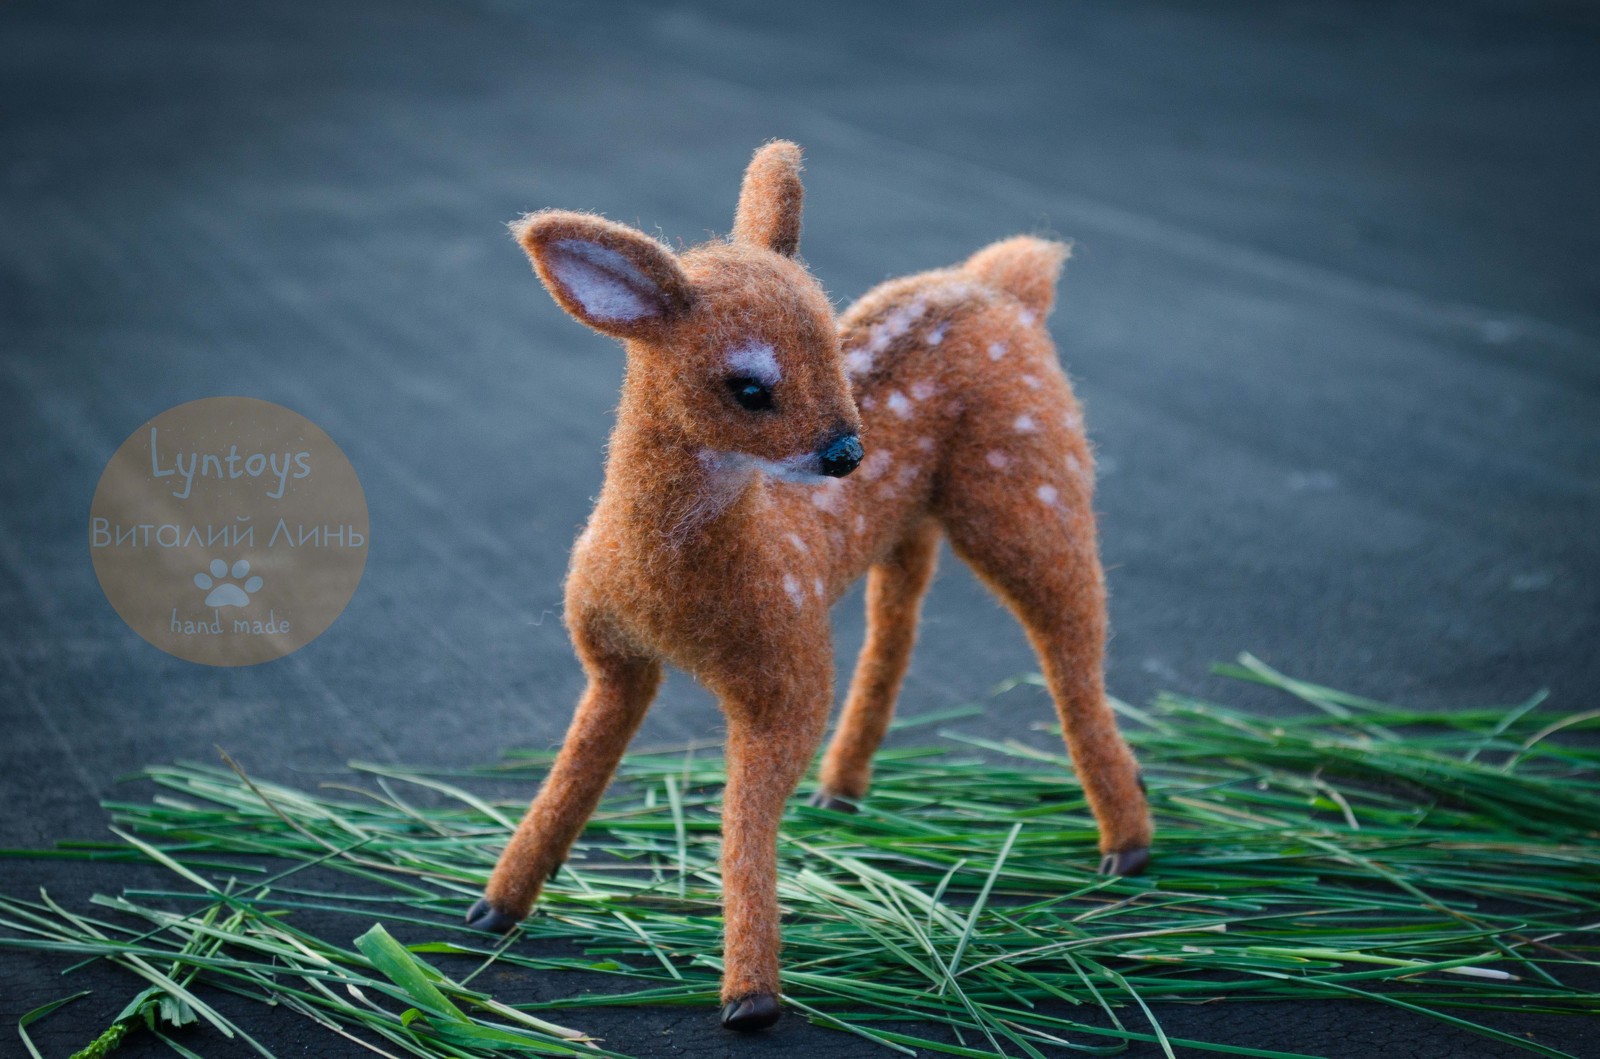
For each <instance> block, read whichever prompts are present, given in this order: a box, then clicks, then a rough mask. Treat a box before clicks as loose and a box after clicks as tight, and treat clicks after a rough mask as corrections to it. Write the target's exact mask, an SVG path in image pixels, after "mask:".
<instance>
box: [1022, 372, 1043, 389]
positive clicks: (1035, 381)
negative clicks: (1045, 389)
mask: <svg viewBox="0 0 1600 1059" xmlns="http://www.w3.org/2000/svg"><path fill="white" fill-rule="evenodd" d="M1022 383H1023V385H1024V386H1026V387H1027V388H1028V389H1030V390H1037V389H1038V388H1039V387H1041V386H1043V385H1044V383H1042V382H1040V381H1039V377H1038V376H1037V375H1024V376H1023V377H1022Z"/></svg>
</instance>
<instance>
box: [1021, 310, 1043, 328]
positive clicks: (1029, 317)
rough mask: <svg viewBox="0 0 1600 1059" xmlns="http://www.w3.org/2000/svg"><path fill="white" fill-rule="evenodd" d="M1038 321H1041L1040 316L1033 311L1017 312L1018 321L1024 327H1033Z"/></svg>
mask: <svg viewBox="0 0 1600 1059" xmlns="http://www.w3.org/2000/svg"><path fill="white" fill-rule="evenodd" d="M1037 319H1039V316H1038V314H1037V313H1035V312H1034V311H1033V310H1032V309H1019V310H1017V321H1018V322H1019V323H1021V324H1022V326H1023V327H1029V326H1032V324H1033V322H1034V321H1035V320H1037Z"/></svg>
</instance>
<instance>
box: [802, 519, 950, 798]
mask: <svg viewBox="0 0 1600 1059" xmlns="http://www.w3.org/2000/svg"><path fill="white" fill-rule="evenodd" d="M938 555H939V528H938V526H937V524H935V523H933V522H925V523H923V524H922V525H920V526H918V527H917V528H916V529H914V530H913V531H912V532H911V533H910V534H909V535H908V536H907V537H906V539H905V540H903V541H901V542H900V543H899V544H898V545H896V546H895V548H894V549H893V551H891V552H890V553H889V557H888V559H887V560H885V561H884V562H882V563H880V564H878V565H876V566H874V567H873V568H872V569H871V570H870V571H868V573H867V639H866V642H865V643H864V644H862V646H861V656H860V657H859V658H858V659H857V660H856V671H855V675H854V677H852V678H851V681H850V692H849V694H848V695H846V696H845V703H844V710H843V711H842V712H841V713H840V715H839V728H838V731H836V732H835V733H834V736H833V742H832V743H831V744H829V746H828V752H827V754H826V755H825V756H824V757H823V759H822V785H821V787H820V788H819V789H818V790H817V793H816V794H815V795H814V796H813V797H812V799H811V804H812V805H819V806H823V807H825V808H829V809H843V810H846V811H854V808H855V806H854V804H853V803H854V802H858V801H860V800H861V799H862V798H865V797H866V794H867V787H868V786H869V784H870V783H871V781H872V755H873V753H874V752H876V751H877V749H878V744H879V743H881V742H883V735H884V732H886V731H887V730H888V728H889V719H890V718H891V717H892V716H893V715H894V701H895V697H896V696H897V695H898V694H899V692H900V683H901V681H902V680H904V679H905V675H906V667H907V666H909V665H910V663H911V648H912V646H913V645H914V644H915V642H916V637H917V615H918V613H919V611H920V610H921V609H922V597H923V595H924V594H925V593H926V592H927V590H928V583H929V582H930V581H931V580H932V579H933V569H934V565H935V563H936V562H937V560H938Z"/></svg>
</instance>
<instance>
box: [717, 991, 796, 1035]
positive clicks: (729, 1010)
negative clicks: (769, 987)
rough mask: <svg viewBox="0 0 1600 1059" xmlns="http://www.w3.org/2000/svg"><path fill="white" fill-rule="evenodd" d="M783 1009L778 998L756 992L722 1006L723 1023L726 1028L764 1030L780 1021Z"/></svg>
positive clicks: (745, 1030) (744, 1030)
mask: <svg viewBox="0 0 1600 1059" xmlns="http://www.w3.org/2000/svg"><path fill="white" fill-rule="evenodd" d="M782 1011H783V1009H782V1008H781V1007H779V1006H778V998H777V997H775V996H771V995H769V994H767V993H756V994H754V995H752V996H747V997H743V998H741V999H739V1000H730V1001H728V1002H727V1004H725V1005H723V1008H722V1025H723V1028H725V1029H730V1030H738V1031H740V1032H741V1033H752V1032H754V1031H756V1030H764V1029H766V1028H768V1027H769V1026H771V1025H772V1024H773V1023H775V1022H777V1021H778V1015H779V1014H781V1013H782Z"/></svg>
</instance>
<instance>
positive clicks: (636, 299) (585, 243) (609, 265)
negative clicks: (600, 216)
mask: <svg viewBox="0 0 1600 1059" xmlns="http://www.w3.org/2000/svg"><path fill="white" fill-rule="evenodd" d="M546 260H547V263H548V264H549V267H550V271H552V272H554V273H555V275H556V279H558V280H560V281H561V285H562V286H563V287H565V288H566V289H567V292H568V293H569V294H571V295H572V296H573V297H574V298H576V299H577V300H578V304H580V305H582V306H583V311H584V312H586V313H588V314H589V315H590V316H592V317H594V318H595V319H597V320H639V319H643V318H644V317H646V316H656V315H659V314H660V313H661V306H660V304H658V303H656V302H655V301H654V300H652V299H651V297H650V294H651V293H653V292H655V293H659V291H660V288H659V287H658V286H657V285H656V283H655V281H654V280H652V279H650V277H648V276H646V275H645V274H644V273H643V272H640V271H639V270H638V268H636V267H635V266H634V264H633V262H632V261H629V260H628V259H627V258H626V257H624V256H623V255H622V254H619V253H618V252H617V251H615V250H612V249H611V248H610V247H605V246H601V245H600V244H599V243H592V242H590V241H589V240H587V239H557V240H556V241H555V242H553V243H551V244H550V253H549V254H548V255H547V257H546Z"/></svg>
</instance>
